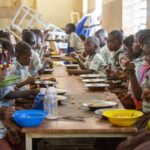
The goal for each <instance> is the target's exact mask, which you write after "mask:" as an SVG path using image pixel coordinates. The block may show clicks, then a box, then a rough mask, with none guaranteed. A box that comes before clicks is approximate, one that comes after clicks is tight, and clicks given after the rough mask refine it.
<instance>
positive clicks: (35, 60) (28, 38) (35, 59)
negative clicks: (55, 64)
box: [22, 30, 44, 75]
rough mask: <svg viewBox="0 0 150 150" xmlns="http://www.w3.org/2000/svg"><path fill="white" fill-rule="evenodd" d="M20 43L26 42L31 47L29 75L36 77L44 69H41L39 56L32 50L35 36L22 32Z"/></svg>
mask: <svg viewBox="0 0 150 150" xmlns="http://www.w3.org/2000/svg"><path fill="white" fill-rule="evenodd" d="M22 41H25V42H27V43H28V44H29V45H30V46H31V47H32V51H31V52H32V56H31V63H30V66H29V70H30V73H31V74H32V75H36V74H38V73H40V74H41V73H42V72H43V71H44V69H43V68H42V67H43V66H42V63H41V60H40V56H39V54H38V53H37V52H35V51H34V50H33V49H34V47H35V44H36V36H35V34H34V33H33V32H31V31H27V30H25V31H23V32H22Z"/></svg>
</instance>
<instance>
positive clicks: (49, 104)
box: [44, 87, 58, 119]
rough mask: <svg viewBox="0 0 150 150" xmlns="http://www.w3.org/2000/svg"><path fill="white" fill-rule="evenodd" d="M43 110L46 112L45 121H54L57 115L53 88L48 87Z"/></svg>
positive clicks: (55, 94) (55, 92) (55, 96)
mask: <svg viewBox="0 0 150 150" xmlns="http://www.w3.org/2000/svg"><path fill="white" fill-rule="evenodd" d="M44 110H45V111H47V112H48V115H47V117H46V118H47V119H55V118H57V115H58V103H57V91H56V88H55V87H48V88H47V89H46V92H45V97H44Z"/></svg>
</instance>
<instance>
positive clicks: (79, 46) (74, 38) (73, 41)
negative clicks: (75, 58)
mask: <svg viewBox="0 0 150 150" xmlns="http://www.w3.org/2000/svg"><path fill="white" fill-rule="evenodd" d="M75 29H76V27H75V25H74V24H72V23H69V24H67V25H66V27H65V31H66V34H67V35H68V37H67V39H66V40H67V42H68V48H67V51H66V54H67V55H68V54H70V53H71V52H74V51H75V52H77V53H80V52H82V51H83V50H84V45H83V42H82V40H81V39H80V37H79V36H78V35H77V34H76V33H75Z"/></svg>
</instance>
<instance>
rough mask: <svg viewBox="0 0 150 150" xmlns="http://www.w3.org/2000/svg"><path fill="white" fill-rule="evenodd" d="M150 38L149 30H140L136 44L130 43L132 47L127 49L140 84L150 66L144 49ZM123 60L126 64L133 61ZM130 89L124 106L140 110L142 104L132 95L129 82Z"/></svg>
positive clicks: (123, 101)
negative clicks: (146, 60)
mask: <svg viewBox="0 0 150 150" xmlns="http://www.w3.org/2000/svg"><path fill="white" fill-rule="evenodd" d="M149 38H150V30H149V29H145V30H140V31H139V32H137V33H136V35H135V39H134V43H132V44H131V43H130V42H129V43H130V44H131V45H130V46H128V49H127V52H128V51H129V52H128V53H131V54H132V56H131V55H130V57H131V58H132V63H134V65H135V75H136V78H137V80H138V83H139V84H141V83H142V80H143V76H142V74H143V72H144V71H145V70H146V69H147V68H148V65H146V64H145V56H144V53H143V49H142V47H143V45H144V43H146V42H147V41H149ZM132 41H133V40H132ZM132 45H133V47H132V48H131V46H132ZM123 60H124V62H128V61H131V60H130V59H129V58H127V59H126V58H123ZM128 89H129V92H128V95H126V96H125V97H123V98H122V99H121V101H122V103H124V104H125V105H124V104H123V105H124V106H125V108H137V109H140V108H141V103H140V102H139V100H137V99H136V98H135V97H134V95H133V93H132V89H131V84H130V81H129V88H128ZM130 100H131V101H130ZM131 103H132V105H133V106H132V107H131ZM129 104H130V105H129ZM127 105H129V106H127ZM126 106H127V107H126Z"/></svg>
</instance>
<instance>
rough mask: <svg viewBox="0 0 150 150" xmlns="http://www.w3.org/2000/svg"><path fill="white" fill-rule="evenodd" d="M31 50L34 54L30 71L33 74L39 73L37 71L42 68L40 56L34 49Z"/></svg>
mask: <svg viewBox="0 0 150 150" xmlns="http://www.w3.org/2000/svg"><path fill="white" fill-rule="evenodd" d="M31 52H32V56H31V63H30V66H29V71H30V73H31V74H37V72H38V71H39V70H40V69H41V68H42V64H41V60H40V56H39V54H38V53H37V52H35V51H34V50H32V51H31Z"/></svg>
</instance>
